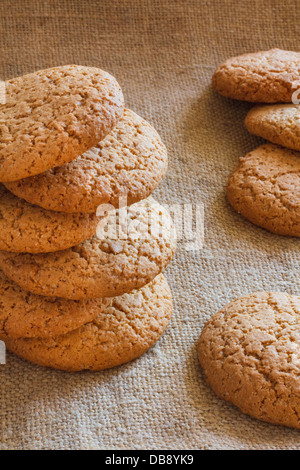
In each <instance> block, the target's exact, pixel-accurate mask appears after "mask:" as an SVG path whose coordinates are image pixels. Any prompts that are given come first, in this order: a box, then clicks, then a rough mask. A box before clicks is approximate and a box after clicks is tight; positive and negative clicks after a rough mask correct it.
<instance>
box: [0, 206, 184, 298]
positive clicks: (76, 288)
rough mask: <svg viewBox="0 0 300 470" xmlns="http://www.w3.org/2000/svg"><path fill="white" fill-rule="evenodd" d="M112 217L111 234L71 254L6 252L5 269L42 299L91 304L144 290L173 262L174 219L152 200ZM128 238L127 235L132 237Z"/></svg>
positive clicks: (0, 258)
mask: <svg viewBox="0 0 300 470" xmlns="http://www.w3.org/2000/svg"><path fill="white" fill-rule="evenodd" d="M115 212H117V217H115V214H113V213H112V214H110V218H109V221H108V222H107V225H106V226H105V230H104V229H103V228H102V227H101V226H99V230H98V231H97V235H95V236H94V237H93V238H90V239H89V240H86V241H84V242H83V243H81V244H80V245H78V246H76V247H73V248H69V249H68V250H64V251H60V252H56V253H47V254H38V255H32V254H21V255H20V254H19V255H18V254H12V253H7V252H4V251H2V252H0V268H2V269H3V271H4V273H5V274H6V275H7V276H8V277H9V278H10V279H12V280H13V281H15V282H16V283H17V284H18V285H20V286H21V287H22V288H23V289H25V290H28V291H30V292H33V293H35V294H39V295H46V296H51V297H53V296H54V297H63V298H67V299H77V300H78V299H86V298H98V297H114V296H117V295H121V294H124V293H127V292H130V291H131V290H133V289H138V288H140V287H142V286H144V285H145V284H147V283H148V282H150V281H151V280H152V279H154V277H155V276H157V275H158V274H159V273H160V272H161V271H162V270H163V269H164V268H165V267H166V266H167V265H168V263H169V262H170V260H171V258H172V256H173V254H174V252H175V247H176V240H175V236H174V233H173V232H174V228H173V225H172V220H171V218H170V215H169V213H168V212H167V211H166V210H165V209H164V208H163V207H162V206H160V205H159V204H158V203H156V202H155V201H154V200H152V199H145V200H144V201H141V202H138V203H136V204H133V205H132V206H131V207H129V208H124V209H122V211H121V215H120V212H119V211H115ZM126 232H127V233H126Z"/></svg>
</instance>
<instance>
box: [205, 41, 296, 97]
mask: <svg viewBox="0 0 300 470" xmlns="http://www.w3.org/2000/svg"><path fill="white" fill-rule="evenodd" d="M299 77H300V53H299V52H293V51H284V50H281V49H271V50H269V51H262V52H255V53H252V54H243V55H240V56H237V57H232V58H231V59H228V60H226V61H225V62H224V63H223V64H222V65H220V66H219V67H218V68H217V69H216V71H215V73H214V75H213V79H212V84H213V87H214V89H215V90H216V91H218V92H219V93H220V94H221V95H223V96H226V97H228V98H234V99H236V100H244V101H250V102H259V103H280V102H284V103H291V102H292V94H293V93H294V92H295V91H296V90H297V89H298V88H300V78H299Z"/></svg>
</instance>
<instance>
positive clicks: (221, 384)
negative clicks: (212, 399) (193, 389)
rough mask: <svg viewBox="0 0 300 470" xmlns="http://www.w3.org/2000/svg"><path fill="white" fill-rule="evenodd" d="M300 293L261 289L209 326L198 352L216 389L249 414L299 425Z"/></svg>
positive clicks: (225, 310)
mask: <svg viewBox="0 0 300 470" xmlns="http://www.w3.org/2000/svg"><path fill="white" fill-rule="evenodd" d="M299 345H300V297H298V296H293V295H289V294H286V293H269V292H257V293H253V294H249V295H246V296H244V297H241V298H239V299H237V300H234V301H233V302H231V303H230V304H228V305H227V306H225V307H224V308H223V309H222V310H220V312H218V313H216V314H215V315H213V316H212V318H211V319H210V320H208V322H207V323H206V325H205V326H204V328H203V330H202V333H201V336H200V339H199V343H198V356H199V361H200V363H201V366H202V367H203V370H204V374H205V377H206V379H207V382H208V383H209V385H210V386H211V388H212V389H213V391H214V392H215V393H216V394H217V395H218V396H219V397H220V398H223V399H225V400H227V401H229V402H231V403H233V404H234V405H236V406H237V407H238V408H240V409H241V411H243V412H244V413H246V414H248V415H250V416H252V417H254V418H257V419H260V420H263V421H267V422H270V423H273V424H281V425H285V426H291V427H295V428H298V429H300V352H299Z"/></svg>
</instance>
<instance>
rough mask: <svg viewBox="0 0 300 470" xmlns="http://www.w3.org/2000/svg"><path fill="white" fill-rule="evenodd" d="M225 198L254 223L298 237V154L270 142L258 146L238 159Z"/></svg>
mask: <svg viewBox="0 0 300 470" xmlns="http://www.w3.org/2000/svg"><path fill="white" fill-rule="evenodd" d="M227 197H228V201H229V202H230V204H231V205H232V207H233V208H234V209H235V210H236V211H237V212H239V213H240V214H242V215H243V216H244V217H246V219H248V220H250V222H252V223H253V224H255V225H258V226H259V227H263V228H265V229H267V230H269V231H270V232H273V233H277V234H279V235H290V236H295V237H300V154H299V153H298V152H294V151H292V150H287V149H284V148H282V147H277V146H276V145H272V144H266V145H262V146H260V147H258V148H257V149H256V150H254V151H253V152H250V153H248V154H247V155H246V156H245V157H242V158H240V160H239V164H238V167H237V168H236V170H235V171H234V172H233V173H232V175H231V176H230V178H229V181H228V185H227Z"/></svg>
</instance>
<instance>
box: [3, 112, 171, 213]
mask: <svg viewBox="0 0 300 470" xmlns="http://www.w3.org/2000/svg"><path fill="white" fill-rule="evenodd" d="M166 170H167V150H166V148H165V146H164V144H163V143H162V141H161V139H160V137H159V135H158V133H157V132H156V130H155V129H154V128H153V127H152V126H150V124H148V122H147V121H145V120H144V119H142V118H141V117H140V116H138V115H137V114H135V113H134V112H133V111H130V110H125V111H124V114H123V117H122V118H121V119H120V121H119V122H118V124H117V125H116V127H114V129H113V131H112V132H111V133H110V134H109V135H108V136H106V138H105V139H103V140H102V141H101V142H99V143H98V144H97V145H96V146H94V147H93V148H91V149H90V150H88V151H87V152H85V153H84V154H83V155H82V156H80V157H79V158H77V159H76V160H73V161H72V162H70V163H68V164H66V165H63V166H60V167H58V168H53V169H50V170H48V171H47V172H45V173H42V174H40V175H37V176H33V177H31V178H25V179H23V180H20V181H16V182H12V183H8V184H7V188H8V189H9V190H10V191H12V192H13V193H14V194H15V195H17V196H19V197H22V198H24V199H26V201H28V202H30V203H32V204H37V205H39V206H41V207H43V208H45V209H48V210H54V211H62V212H88V213H92V212H96V209H97V207H98V206H99V205H100V204H106V203H109V204H112V205H114V206H115V207H118V205H119V197H120V196H126V197H127V204H128V205H130V204H133V203H135V202H138V201H139V200H141V199H145V198H146V197H148V196H149V195H150V194H151V193H152V192H153V191H154V189H155V188H156V187H157V186H158V184H159V183H160V181H161V180H162V178H163V176H164V175H165V172H166Z"/></svg>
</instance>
